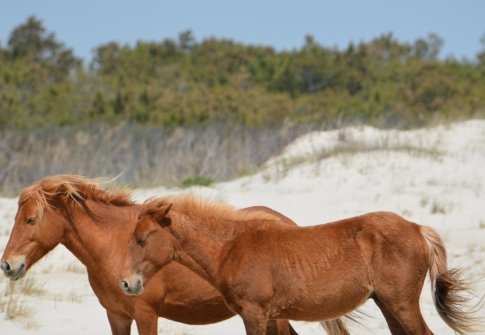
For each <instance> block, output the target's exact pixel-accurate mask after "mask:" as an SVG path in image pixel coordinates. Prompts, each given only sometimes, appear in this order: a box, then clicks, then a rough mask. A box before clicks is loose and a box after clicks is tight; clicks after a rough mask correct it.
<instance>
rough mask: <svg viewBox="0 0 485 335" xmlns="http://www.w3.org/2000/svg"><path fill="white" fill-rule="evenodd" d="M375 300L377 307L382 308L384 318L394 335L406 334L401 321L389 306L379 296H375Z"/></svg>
mask: <svg viewBox="0 0 485 335" xmlns="http://www.w3.org/2000/svg"><path fill="white" fill-rule="evenodd" d="M373 299H374V302H375V303H376V305H377V307H379V309H380V310H381V312H382V314H383V315H384V318H385V319H386V322H387V326H388V327H389V330H390V331H391V334H392V335H406V332H405V331H404V329H403V328H402V327H401V324H400V323H399V321H397V320H396V318H395V317H394V315H392V313H391V312H390V311H389V310H388V309H387V307H386V306H385V305H384V304H383V303H382V302H381V301H380V300H379V299H378V298H377V296H374V297H373Z"/></svg>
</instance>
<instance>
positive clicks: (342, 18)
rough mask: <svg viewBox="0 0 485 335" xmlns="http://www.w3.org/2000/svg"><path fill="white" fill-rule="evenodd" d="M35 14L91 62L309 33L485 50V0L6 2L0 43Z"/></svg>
mask: <svg viewBox="0 0 485 335" xmlns="http://www.w3.org/2000/svg"><path fill="white" fill-rule="evenodd" d="M31 15H35V16H36V17H37V18H38V19H40V20H41V21H42V22H43V24H44V26H45V27H46V29H47V31H48V32H54V33H55V35H56V37H57V39H58V40H59V41H61V42H63V43H65V45H66V46H67V47H70V48H72V49H73V50H74V53H75V54H76V55H77V56H79V57H82V58H84V59H85V60H87V61H89V60H90V59H91V57H92V50H93V48H95V47H97V46H100V45H101V44H104V43H108V42H112V41H117V42H119V43H121V44H130V45H134V43H136V41H138V40H143V41H161V40H163V39H165V38H175V39H176V38H177V37H178V34H179V33H180V32H182V31H186V30H191V31H192V32H193V35H194V36H195V38H196V40H197V41H201V40H203V39H204V38H208V37H216V38H229V39H232V40H234V41H237V42H242V43H246V44H258V45H267V46H272V47H274V48H275V49H276V50H293V49H297V48H300V47H301V46H302V45H303V43H304V39H305V36H306V35H307V34H311V35H313V36H314V37H315V39H316V41H317V42H319V43H320V44H322V45H324V46H327V47H337V48H339V49H343V48H345V47H347V46H348V44H349V43H350V42H353V43H359V42H363V41H364V42H365V41H369V40H371V39H373V38H376V37H378V36H380V35H382V34H385V33H389V32H391V33H393V35H394V37H395V38H396V39H397V40H398V41H400V42H409V43H410V42H414V41H415V40H416V39H417V38H420V37H426V36H427V35H428V34H429V33H436V34H438V35H439V36H440V37H441V38H443V39H444V45H443V47H442V49H441V54H440V56H441V57H448V56H450V55H452V56H454V57H455V58H458V59H463V58H467V59H474V58H475V56H476V55H477V53H478V52H480V51H482V50H484V49H485V46H484V45H483V44H482V43H481V42H480V40H481V38H482V37H484V36H485V0H453V1H452V0H405V1H404V0H401V1H394V0H334V1H328V0H298V1H289V0H278V1H276V0H244V1H241V0H240V1H230V0H225V1H224V0H171V1H164V0H158V1H156V0H139V1H133V0H131V1H128V0H82V1H73V0H2V3H1V4H0V44H1V45H2V46H5V45H6V44H7V41H8V37H9V35H10V33H11V31H12V30H13V29H14V28H15V27H16V26H18V25H20V24H22V23H23V22H25V21H26V19H27V17H29V16H31Z"/></svg>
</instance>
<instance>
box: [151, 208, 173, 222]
mask: <svg viewBox="0 0 485 335" xmlns="http://www.w3.org/2000/svg"><path fill="white" fill-rule="evenodd" d="M171 208H172V204H168V205H162V206H160V207H158V208H157V210H156V211H155V212H153V214H152V217H153V218H154V219H155V221H156V222H157V223H158V224H159V225H160V226H162V227H166V226H169V225H170V224H171V223H172V221H171V220H170V218H169V217H167V214H168V212H169V211H170V209H171Z"/></svg>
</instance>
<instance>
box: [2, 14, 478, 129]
mask: <svg viewBox="0 0 485 335" xmlns="http://www.w3.org/2000/svg"><path fill="white" fill-rule="evenodd" d="M443 43H444V41H443V40H442V39H441V38H440V37H439V36H437V35H436V34H429V35H428V36H426V37H424V38H419V39H417V40H416V41H414V42H412V43H404V42H399V41H397V40H396V39H395V38H394V36H393V35H392V34H384V35H382V36H379V37H377V38H375V39H373V40H370V41H368V42H361V43H351V44H349V45H348V47H347V48H345V49H344V50H339V49H336V48H330V47H326V46H324V45H322V44H320V43H319V42H317V41H316V40H315V38H314V37H313V36H311V35H307V36H306V37H305V39H304V43H303V45H302V47H301V48H299V49H294V50H287V51H276V50H275V49H273V48H271V47H267V46H259V45H245V44H242V43H237V42H235V41H232V40H228V39H216V38H207V39H204V40H202V41H197V40H196V39H195V38H194V35H193V33H192V32H191V31H184V32H181V33H180V34H179V36H178V38H176V39H170V38H167V39H164V40H162V41H157V42H147V41H139V42H137V43H136V44H135V45H132V46H130V45H120V44H119V43H117V42H109V43H106V44H103V45H100V46H97V47H96V48H95V49H94V50H93V58H92V59H91V60H90V61H89V63H88V64H84V63H83V61H82V60H81V59H80V58H79V57H77V56H76V55H75V54H74V52H73V50H72V49H71V48H69V47H67V46H66V45H65V44H64V43H62V42H60V41H58V40H57V38H56V36H55V35H54V34H53V33H49V32H48V31H47V30H46V28H45V27H44V25H43V23H42V22H41V21H40V20H39V19H37V18H36V17H29V18H28V19H27V20H26V21H25V22H24V23H22V24H21V25H19V26H17V27H16V28H14V29H13V31H12V32H11V34H10V37H9V39H8V41H7V43H6V44H5V45H1V44H0V128H7V127H8V128H17V129H31V128H38V127H43V126H76V125H83V124H90V123H93V122H95V123H96V122H102V123H119V122H128V123H136V124H141V125H150V126H164V127H165V128H168V129H174V128H177V127H187V126H193V125H205V124H210V123H217V124H228V125H231V124H237V125H238V126H241V125H242V126H247V127H267V126H271V127H273V126H279V125H284V124H314V123H319V124H324V125H326V126H327V127H334V126H337V125H339V124H342V123H362V122H365V123H368V124H374V125H377V126H382V127H412V126H420V125H424V124H426V123H429V122H432V121H436V120H449V119H464V118H470V117H482V116H484V115H485V94H483V92H485V43H484V51H483V52H481V53H479V54H478V55H477V56H476V59H474V60H466V59H462V60H458V59H454V58H452V57H448V58H446V59H441V58H440V57H439V53H440V48H441V46H442V44H443Z"/></svg>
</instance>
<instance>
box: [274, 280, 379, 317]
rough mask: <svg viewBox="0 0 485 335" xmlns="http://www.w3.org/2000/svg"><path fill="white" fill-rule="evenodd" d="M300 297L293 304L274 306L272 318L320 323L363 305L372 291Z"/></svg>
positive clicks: (367, 289)
mask: <svg viewBox="0 0 485 335" xmlns="http://www.w3.org/2000/svg"><path fill="white" fill-rule="evenodd" d="M313 293H314V294H312V295H306V296H304V297H300V299H298V300H296V301H295V302H293V303H288V304H286V305H285V304H283V305H280V306H275V307H276V308H275V309H274V313H272V314H273V315H272V318H281V319H290V320H301V321H321V320H329V319H334V318H336V317H339V316H342V315H345V314H348V313H350V312H351V311H353V310H354V309H356V308H357V307H359V306H360V305H361V304H363V303H364V302H365V301H366V300H367V299H368V298H369V297H370V295H371V294H372V289H371V288H370V287H369V288H363V287H362V288H361V289H355V290H348V291H337V292H335V293H333V292H331V293H329V292H325V293H322V294H318V293H317V292H313Z"/></svg>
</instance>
